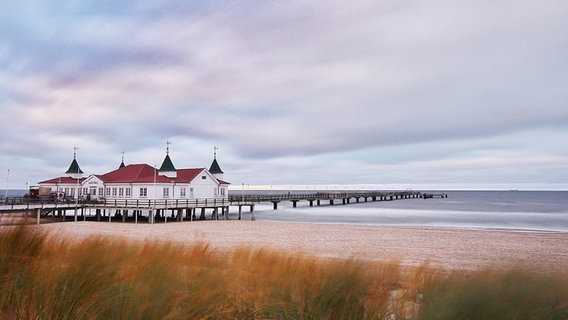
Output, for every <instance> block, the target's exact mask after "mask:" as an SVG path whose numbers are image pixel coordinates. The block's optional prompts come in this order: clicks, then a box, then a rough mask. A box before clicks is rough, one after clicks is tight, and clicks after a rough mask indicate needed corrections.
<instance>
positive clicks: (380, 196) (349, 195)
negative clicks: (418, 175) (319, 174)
mask: <svg viewBox="0 0 568 320" xmlns="http://www.w3.org/2000/svg"><path fill="white" fill-rule="evenodd" d="M447 197H448V195H447V194H445V193H423V192H418V191H350V192H346V191H342V192H311V193H310V192H306V193H297V192H294V193H291V192H289V193H276V194H266V193H258V194H254V193H250V192H247V193H246V194H245V193H243V194H241V195H238V194H234V195H229V202H230V203H232V204H233V203H248V204H254V203H262V202H271V203H272V204H273V209H274V210H277V209H278V204H279V203H280V202H282V201H290V202H292V207H294V208H296V207H297V204H298V202H300V201H307V202H308V203H309V206H310V207H313V206H314V204H315V205H317V206H320V205H322V204H325V203H327V204H328V205H336V204H340V203H341V204H342V205H346V204H351V203H360V202H371V201H393V200H403V199H416V198H423V199H430V198H447Z"/></svg>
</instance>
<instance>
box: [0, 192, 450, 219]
mask: <svg viewBox="0 0 568 320" xmlns="http://www.w3.org/2000/svg"><path fill="white" fill-rule="evenodd" d="M434 197H439V198H445V197H447V194H445V193H423V192H418V191H352V192H311V193H309V192H306V193H297V192H295V193H290V192H289V193H279V194H262V193H258V194H251V193H246V194H245V193H242V194H240V195H239V194H233V195H229V197H228V198H203V199H172V200H153V199H109V200H98V201H82V200H79V201H77V200H68V201H57V200H47V199H46V200H39V199H30V198H24V197H19V198H7V199H3V200H2V202H0V213H26V214H30V213H31V214H35V215H36V218H37V223H38V224H39V222H40V217H41V216H48V215H53V216H55V215H57V216H58V217H61V219H62V221H64V220H65V217H67V216H68V214H67V212H68V211H71V212H72V213H73V217H74V218H75V220H76V219H77V216H78V215H80V216H81V217H85V211H89V212H92V210H94V211H95V217H96V220H97V221H101V220H102V219H103V218H104V219H106V216H107V213H108V220H109V221H111V220H112V214H114V215H115V217H116V216H120V217H122V221H123V222H126V221H127V219H128V218H129V213H131V215H132V218H134V220H135V222H138V218H139V217H141V212H142V211H144V212H147V213H148V222H150V223H154V222H156V217H163V218H164V222H165V221H167V213H166V212H171V214H170V217H171V219H175V221H186V220H190V221H192V220H204V219H205V213H206V212H205V210H206V209H209V210H211V219H212V220H218V219H219V211H220V213H221V216H222V218H223V219H228V215H229V207H230V206H234V207H238V213H239V215H238V219H239V220H240V219H242V208H243V207H249V208H250V212H251V220H254V219H255V217H254V206H255V204H259V203H266V202H271V203H272V204H273V209H274V210H277V209H278V204H279V203H280V202H282V201H290V202H292V205H293V207H294V208H295V207H296V206H297V203H298V202H300V201H307V202H309V205H310V207H311V206H314V204H315V205H317V206H320V205H322V202H327V203H328V204H329V205H335V204H339V203H340V202H341V204H343V205H346V204H350V203H359V202H370V201H392V200H402V199H415V198H423V199H428V198H434ZM198 209H200V211H201V212H200V216H199V217H198V218H197V217H196V211H197V210H198Z"/></svg>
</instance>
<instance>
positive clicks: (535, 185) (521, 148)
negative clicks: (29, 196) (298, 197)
mask: <svg viewBox="0 0 568 320" xmlns="http://www.w3.org/2000/svg"><path fill="white" fill-rule="evenodd" d="M566 17H568V2H567V1H565V0H541V1H528V0H514V1H513V0H500V1H494V0H491V1H489V0H475V1H469V0H466V1H451V0H447V1H446V0H432V1H408V0H402V1H398V0H397V1H394V0H391V1H384V0H373V1H366V0H362V1H342V0H329V1H296V0H289V1H181V0H164V1H155V0H145V1H136V0H121V1H116V0H112V1H110V0H109V1H107V0H91V1H89V0H53V1H43V0H36V1H34V0H4V1H2V2H0V170H2V171H1V172H0V188H5V187H6V186H8V188H10V189H19V188H21V189H23V188H25V186H26V185H28V184H29V185H32V184H36V183H37V182H39V181H42V180H46V179H50V178H53V177H58V176H61V175H64V172H65V171H66V170H67V169H68V167H69V164H70V163H71V161H72V159H73V153H74V147H77V148H78V150H77V160H78V162H79V164H80V166H81V169H82V170H83V171H84V172H85V173H86V174H102V173H106V172H108V171H111V170H114V169H116V168H117V167H118V165H119V164H120V161H121V157H122V152H123V151H124V159H125V163H126V164H134V163H148V164H150V165H156V166H159V165H160V164H161V162H162V160H163V159H164V156H165V154H166V146H167V145H166V143H167V141H169V142H171V144H170V145H169V147H170V149H169V152H170V153H169V154H170V157H171V159H172V161H173V163H174V165H175V166H176V167H177V168H193V167H207V168H208V167H209V165H210V164H211V162H212V160H213V150H214V146H218V148H219V149H218V150H217V160H218V162H219V164H220V166H221V168H222V169H223V171H224V172H225V176H224V178H225V180H227V181H229V182H231V183H232V184H233V185H242V184H246V185H313V184H317V185H381V186H385V187H388V188H415V189H420V188H428V189H527V190H541V189H542V190H568V142H567V141H568V19H566Z"/></svg>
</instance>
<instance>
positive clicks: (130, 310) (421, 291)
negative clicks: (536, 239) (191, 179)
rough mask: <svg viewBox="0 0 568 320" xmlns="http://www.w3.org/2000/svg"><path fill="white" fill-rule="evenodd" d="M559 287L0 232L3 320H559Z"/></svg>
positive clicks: (509, 275)
mask: <svg viewBox="0 0 568 320" xmlns="http://www.w3.org/2000/svg"><path fill="white" fill-rule="evenodd" d="M567 292H568V291H567V287H566V279H565V278H564V277H563V275H557V274H555V275H542V274H537V273H534V272H529V271H526V270H520V269H519V270H508V271H504V272H497V271H483V272H468V273H452V274H448V273H444V272H439V270H434V269H432V268H430V267H428V266H427V265H426V264H425V265H423V266H421V267H418V268H410V267H402V266H401V265H400V264H399V263H398V262H396V261H393V262H391V263H378V262H366V261H362V260H357V259H347V260H323V259H318V258H315V257H314V258H311V257H300V256H294V255H292V254H283V253H279V252H274V251H269V250H253V249H250V248H238V249H235V250H232V251H230V252H224V251H217V250H213V249H212V248H211V247H209V246H208V245H207V244H205V243H200V244H194V245H188V246H184V245H180V244H172V243H161V242H143V243H127V242H125V241H117V240H109V239H107V238H101V237H92V238H89V239H86V240H83V241H78V242H77V241H75V242H74V241H70V240H61V239H59V240H58V239H55V238H53V237H50V236H49V234H46V233H43V232H39V231H38V230H37V229H34V228H33V227H3V228H2V229H0V319H531V318H534V319H537V318H540V319H545V318H546V319H566V318H567V317H566V315H567V313H566V312H567V310H568V305H567V299H568V298H567V296H568V295H567Z"/></svg>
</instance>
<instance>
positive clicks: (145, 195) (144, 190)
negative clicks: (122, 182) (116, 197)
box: [140, 188, 148, 197]
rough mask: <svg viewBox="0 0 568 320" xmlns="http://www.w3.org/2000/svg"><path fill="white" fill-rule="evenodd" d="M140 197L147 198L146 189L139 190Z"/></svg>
mask: <svg viewBox="0 0 568 320" xmlns="http://www.w3.org/2000/svg"><path fill="white" fill-rule="evenodd" d="M140 196H141V197H147V196H148V188H140Z"/></svg>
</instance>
